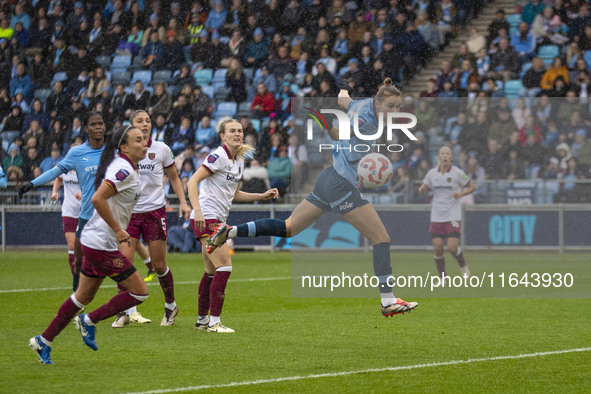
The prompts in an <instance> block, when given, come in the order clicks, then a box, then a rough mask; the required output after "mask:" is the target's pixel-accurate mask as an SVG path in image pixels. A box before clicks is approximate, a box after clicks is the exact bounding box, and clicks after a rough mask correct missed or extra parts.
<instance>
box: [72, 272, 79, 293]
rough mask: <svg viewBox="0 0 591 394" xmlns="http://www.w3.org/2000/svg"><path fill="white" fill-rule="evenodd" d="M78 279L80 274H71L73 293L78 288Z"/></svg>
mask: <svg viewBox="0 0 591 394" xmlns="http://www.w3.org/2000/svg"><path fill="white" fill-rule="evenodd" d="M79 281H80V274H75V273H74V274H72V288H73V289H74V293H75V292H76V290H77V289H78V282H79Z"/></svg>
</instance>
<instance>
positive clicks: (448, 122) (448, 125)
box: [444, 116, 458, 135]
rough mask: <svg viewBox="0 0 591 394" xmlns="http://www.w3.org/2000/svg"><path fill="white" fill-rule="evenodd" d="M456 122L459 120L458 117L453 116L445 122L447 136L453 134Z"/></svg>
mask: <svg viewBox="0 0 591 394" xmlns="http://www.w3.org/2000/svg"><path fill="white" fill-rule="evenodd" d="M456 120H458V117H457V116H451V117H449V118H447V120H446V121H445V129H444V133H445V135H449V133H450V132H451V125H452V124H453V123H454V122H455V121H456Z"/></svg>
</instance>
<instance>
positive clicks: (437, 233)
mask: <svg viewBox="0 0 591 394" xmlns="http://www.w3.org/2000/svg"><path fill="white" fill-rule="evenodd" d="M437 159H438V161H439V166H438V167H436V168H432V169H430V170H429V172H427V175H425V179H424V180H423V183H422V184H421V186H420V187H419V193H420V194H423V193H425V192H426V191H427V190H428V189H431V190H433V202H432V206H431V224H430V225H429V234H431V237H432V242H433V250H434V252H435V254H434V255H433V258H434V259H435V265H436V266H437V271H438V272H439V276H440V277H441V278H442V280H444V278H445V258H444V256H443V240H444V238H446V237H447V250H448V251H449V252H450V253H451V254H452V255H453V256H454V257H455V259H456V260H457V261H458V264H459V265H460V269H461V271H462V275H463V276H468V277H469V276H470V270H469V269H468V265H467V264H466V259H465V258H464V252H463V251H462V248H460V246H459V241H460V233H461V231H462V230H461V226H462V204H461V202H460V198H461V197H462V196H465V195H468V194H470V193H472V192H474V190H476V186H474V184H473V183H472V181H471V180H470V179H469V178H468V176H467V175H466V174H465V173H464V171H462V170H460V169H459V168H458V167H456V166H454V165H453V154H452V151H451V149H450V148H449V147H448V146H443V147H441V148H440V149H439V154H438V156H437Z"/></svg>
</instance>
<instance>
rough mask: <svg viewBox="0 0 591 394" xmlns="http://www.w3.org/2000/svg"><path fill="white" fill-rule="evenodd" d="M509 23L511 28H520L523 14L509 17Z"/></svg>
mask: <svg viewBox="0 0 591 394" xmlns="http://www.w3.org/2000/svg"><path fill="white" fill-rule="evenodd" d="M507 22H509V26H511V27H518V26H519V24H520V23H521V14H511V15H507Z"/></svg>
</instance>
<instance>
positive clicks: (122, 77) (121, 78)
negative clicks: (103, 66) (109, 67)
mask: <svg viewBox="0 0 591 394" xmlns="http://www.w3.org/2000/svg"><path fill="white" fill-rule="evenodd" d="M111 78H112V80H113V81H112V83H113V84H114V85H116V84H118V83H123V84H125V85H128V84H129V81H131V73H130V72H129V71H117V72H113V74H112V76H111Z"/></svg>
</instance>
